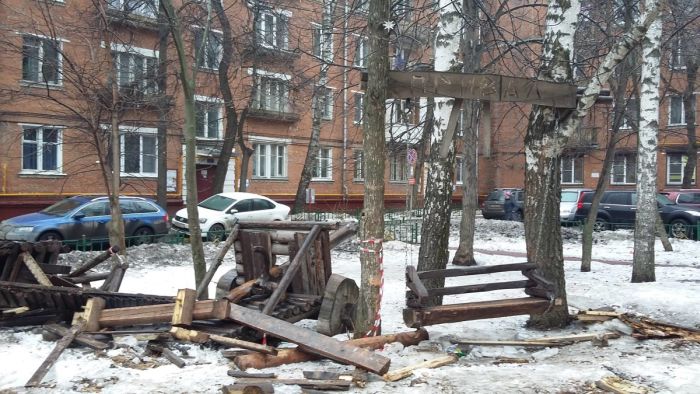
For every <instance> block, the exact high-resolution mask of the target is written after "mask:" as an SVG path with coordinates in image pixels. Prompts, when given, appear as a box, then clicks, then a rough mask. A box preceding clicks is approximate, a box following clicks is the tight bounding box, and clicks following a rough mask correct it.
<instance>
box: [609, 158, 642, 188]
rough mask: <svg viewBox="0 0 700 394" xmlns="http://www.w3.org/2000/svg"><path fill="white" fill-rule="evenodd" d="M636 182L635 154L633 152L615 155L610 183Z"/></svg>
mask: <svg viewBox="0 0 700 394" xmlns="http://www.w3.org/2000/svg"><path fill="white" fill-rule="evenodd" d="M636 182H637V156H636V155H635V154H626V155H616V156H615V159H614V160H613V165H612V169H611V178H610V183H611V184H613V185H620V184H633V183H636Z"/></svg>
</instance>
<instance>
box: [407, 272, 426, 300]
mask: <svg viewBox="0 0 700 394" xmlns="http://www.w3.org/2000/svg"><path fill="white" fill-rule="evenodd" d="M406 286H407V287H408V288H409V289H411V291H412V292H413V294H415V295H416V297H417V302H418V305H421V306H422V305H425V302H426V301H427V300H428V290H427V289H426V288H425V285H424V284H423V282H422V281H421V280H420V278H419V277H418V273H417V272H416V267H414V266H412V265H409V266H407V267H406Z"/></svg>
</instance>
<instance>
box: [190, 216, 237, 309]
mask: <svg viewBox="0 0 700 394" xmlns="http://www.w3.org/2000/svg"><path fill="white" fill-rule="evenodd" d="M234 220H235V222H234V223H235V224H234V225H233V228H232V229H231V233H230V234H229V235H228V237H226V242H224V244H223V245H222V246H221V249H219V252H218V253H217V254H216V257H214V261H212V262H211V264H210V265H209V269H208V270H207V273H206V274H204V278H203V279H202V282H201V283H200V284H199V285H197V298H198V299H199V298H202V297H203V296H204V293H206V292H207V289H208V287H209V283H210V282H211V280H212V278H213V277H214V274H215V273H216V270H218V269H219V267H220V266H221V263H222V262H223V261H224V257H226V253H228V251H229V250H230V249H231V246H233V243H234V242H235V241H236V239H238V232H239V231H240V226H239V225H238V219H237V218H234Z"/></svg>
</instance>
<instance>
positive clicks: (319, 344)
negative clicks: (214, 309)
mask: <svg viewBox="0 0 700 394" xmlns="http://www.w3.org/2000/svg"><path fill="white" fill-rule="evenodd" d="M316 229H318V227H316ZM309 238H312V237H309ZM280 287H282V286H280ZM280 287H278V289H279V288H280ZM269 305H270V304H269V301H268V304H266V306H265V308H266V309H267V307H268V306H269ZM229 308H230V309H229V316H228V318H229V319H231V320H233V321H235V322H237V323H240V324H243V325H245V326H248V327H251V328H253V329H256V330H259V331H262V332H264V333H266V334H268V335H271V336H274V337H277V338H280V339H283V340H285V341H288V342H293V343H296V344H297V345H299V346H302V347H303V348H304V349H306V350H307V351H309V352H312V353H316V354H319V355H321V356H324V357H327V358H330V359H331V360H334V361H337V362H340V363H343V364H351V365H355V366H358V367H362V368H364V369H366V370H368V371H370V372H374V373H376V374H378V375H382V374H384V373H386V371H388V370H389V364H390V363H391V359H389V358H387V357H384V356H382V355H379V354H376V353H374V352H371V351H369V350H367V349H363V348H360V347H357V346H354V345H353V344H350V343H343V342H340V341H337V340H335V339H333V338H330V337H327V336H325V335H322V334H319V333H317V332H315V331H311V330H308V329H305V328H302V327H299V326H296V325H294V324H292V323H289V322H286V321H284V320H279V319H275V318H274V317H270V316H268V315H267V314H265V313H260V312H255V311H252V310H250V309H247V308H244V307H242V306H239V305H236V304H230V305H229ZM263 312H264V311H263Z"/></svg>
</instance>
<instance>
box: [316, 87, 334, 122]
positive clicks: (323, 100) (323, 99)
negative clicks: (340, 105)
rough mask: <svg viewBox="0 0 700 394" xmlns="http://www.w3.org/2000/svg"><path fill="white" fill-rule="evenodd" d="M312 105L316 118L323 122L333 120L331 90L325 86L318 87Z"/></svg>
mask: <svg viewBox="0 0 700 394" xmlns="http://www.w3.org/2000/svg"><path fill="white" fill-rule="evenodd" d="M314 104H315V105H314V108H315V110H316V111H318V112H317V116H318V117H320V118H321V119H325V120H331V119H333V89H331V88H327V87H325V86H321V87H318V89H317V90H316V96H315V102H314Z"/></svg>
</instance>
